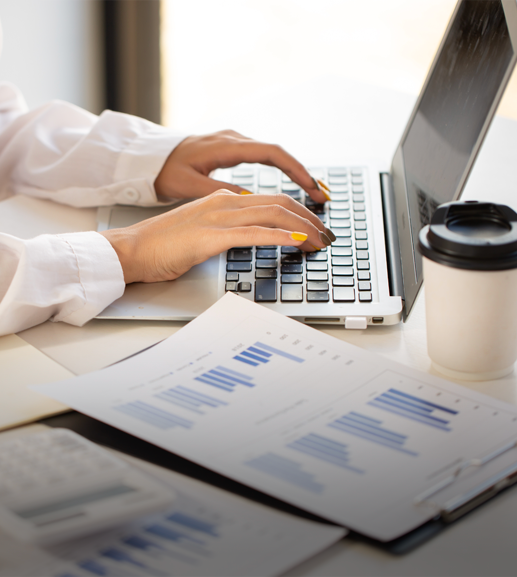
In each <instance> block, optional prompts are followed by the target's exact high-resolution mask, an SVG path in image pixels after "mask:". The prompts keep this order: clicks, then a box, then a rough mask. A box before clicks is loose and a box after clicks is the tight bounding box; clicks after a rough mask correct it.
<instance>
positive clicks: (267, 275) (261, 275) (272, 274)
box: [255, 268, 277, 278]
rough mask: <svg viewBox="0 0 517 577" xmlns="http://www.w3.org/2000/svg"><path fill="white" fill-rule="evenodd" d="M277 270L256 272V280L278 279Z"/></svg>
mask: <svg viewBox="0 0 517 577" xmlns="http://www.w3.org/2000/svg"><path fill="white" fill-rule="evenodd" d="M276 277H277V272H276V268H261V269H258V270H256V271H255V278H276Z"/></svg>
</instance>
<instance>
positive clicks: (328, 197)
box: [320, 188, 330, 200]
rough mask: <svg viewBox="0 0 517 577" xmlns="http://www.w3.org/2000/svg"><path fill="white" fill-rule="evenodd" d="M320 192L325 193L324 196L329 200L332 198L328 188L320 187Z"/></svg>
mask: <svg viewBox="0 0 517 577" xmlns="http://www.w3.org/2000/svg"><path fill="white" fill-rule="evenodd" d="M320 192H321V193H322V194H323V196H324V197H325V198H326V199H327V200H330V194H329V193H328V192H327V191H326V190H323V189H322V188H320Z"/></svg>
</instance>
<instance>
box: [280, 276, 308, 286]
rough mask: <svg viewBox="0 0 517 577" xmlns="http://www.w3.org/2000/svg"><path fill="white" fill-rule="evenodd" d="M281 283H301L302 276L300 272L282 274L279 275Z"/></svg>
mask: <svg viewBox="0 0 517 577" xmlns="http://www.w3.org/2000/svg"><path fill="white" fill-rule="evenodd" d="M280 281H281V282H282V284H284V283H285V284H301V283H302V282H303V276H302V275H301V274H283V275H282V276H281V277H280Z"/></svg>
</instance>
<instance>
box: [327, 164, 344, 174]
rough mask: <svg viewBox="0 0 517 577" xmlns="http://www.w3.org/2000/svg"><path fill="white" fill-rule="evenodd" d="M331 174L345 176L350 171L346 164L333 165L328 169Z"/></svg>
mask: <svg viewBox="0 0 517 577" xmlns="http://www.w3.org/2000/svg"><path fill="white" fill-rule="evenodd" d="M328 173H329V176H344V175H346V174H347V173H348V170H347V168H346V166H331V167H330V168H329V169H328Z"/></svg>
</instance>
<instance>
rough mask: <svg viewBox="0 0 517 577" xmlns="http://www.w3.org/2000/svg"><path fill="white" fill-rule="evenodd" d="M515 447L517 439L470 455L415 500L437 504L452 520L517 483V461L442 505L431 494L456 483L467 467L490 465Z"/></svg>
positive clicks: (419, 503)
mask: <svg viewBox="0 0 517 577" xmlns="http://www.w3.org/2000/svg"><path fill="white" fill-rule="evenodd" d="M515 448H517V440H515V441H512V442H510V443H507V444H506V445H503V446H502V447H500V448H498V449H496V450H495V451H492V452H491V453H489V454H487V455H485V456H484V457H481V458H475V459H469V460H467V461H464V462H463V463H460V465H458V467H456V469H455V470H454V472H453V473H452V474H451V475H449V476H448V477H446V478H445V479H442V480H441V481H439V482H438V483H436V484H435V485H433V486H432V487H430V488H429V489H427V490H426V491H424V492H422V493H420V495H418V496H417V497H415V499H414V500H413V503H414V504H415V505H427V506H431V507H433V508H435V509H436V510H437V513H438V515H439V516H440V517H441V519H442V520H443V521H444V522H445V523H452V522H453V521H455V520H456V519H458V518H459V517H461V516H463V515H465V514H466V513H468V512H469V511H472V509H475V508H476V507H478V506H479V505H481V504H482V503H484V502H485V501H488V500H489V499H491V498H492V497H494V496H495V495H497V493H500V492H501V491H502V490H503V489H506V488H508V487H510V486H511V485H513V484H514V483H517V463H515V464H514V465H512V466H510V467H507V468H506V469H504V470H503V471H501V472H500V473H498V474H497V475H494V476H493V477H491V478H490V479H487V480H486V481H485V482H484V483H482V484H481V485H478V486H477V487H475V488H474V489H471V490H470V491H468V492H467V493H464V494H462V495H458V496H457V497H453V498H452V499H449V500H448V501H447V502H446V503H445V504H444V505H439V504H438V503H436V502H434V501H432V500H431V499H430V497H432V496H433V495H435V494H436V493H439V492H440V491H441V490H442V489H445V488H446V487H448V486H450V485H452V484H453V483H454V481H456V479H457V478H458V477H459V476H460V475H461V473H463V472H464V471H466V470H467V469H470V468H471V467H482V466H483V465H486V464H487V463H489V462H490V461H493V460H494V459H496V458H497V457H499V456H501V455H502V454H503V453H506V452H508V451H510V450H512V449H515Z"/></svg>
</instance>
